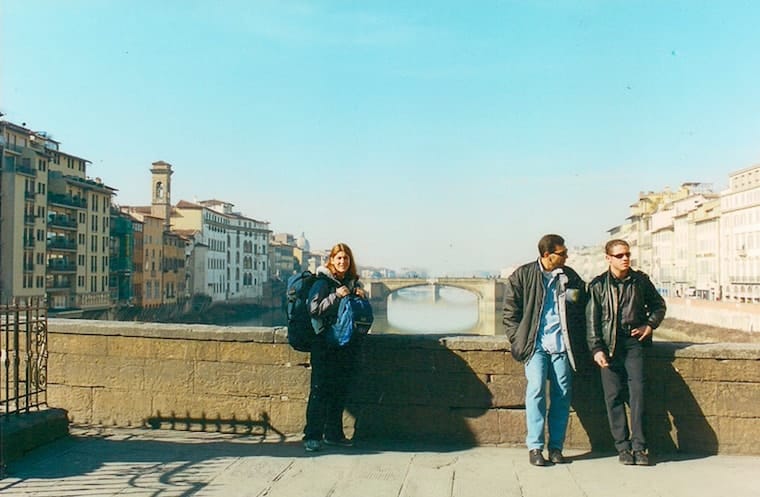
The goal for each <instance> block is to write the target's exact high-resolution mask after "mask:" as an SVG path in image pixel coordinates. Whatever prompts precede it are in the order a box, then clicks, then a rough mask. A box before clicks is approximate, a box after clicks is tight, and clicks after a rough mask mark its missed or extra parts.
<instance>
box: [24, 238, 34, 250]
mask: <svg viewBox="0 0 760 497" xmlns="http://www.w3.org/2000/svg"><path fill="white" fill-rule="evenodd" d="M24 248H34V238H24Z"/></svg>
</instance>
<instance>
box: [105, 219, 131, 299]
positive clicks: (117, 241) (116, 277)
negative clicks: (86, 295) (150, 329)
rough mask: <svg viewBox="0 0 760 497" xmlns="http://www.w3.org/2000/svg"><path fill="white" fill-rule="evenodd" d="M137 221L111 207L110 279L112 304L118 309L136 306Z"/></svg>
mask: <svg viewBox="0 0 760 497" xmlns="http://www.w3.org/2000/svg"><path fill="white" fill-rule="evenodd" d="M135 222H136V220H135V219H134V218H133V217H132V216H130V215H129V214H126V213H123V212H121V211H120V210H119V209H117V208H115V207H113V206H111V241H110V249H111V250H110V254H109V262H110V277H109V285H108V286H109V288H110V291H111V302H113V303H114V304H115V305H116V306H117V307H123V306H130V305H134V303H135V302H134V290H133V286H132V285H133V279H132V276H133V264H134V251H135V231H134V223H135Z"/></svg>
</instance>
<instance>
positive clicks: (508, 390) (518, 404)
mask: <svg viewBox="0 0 760 497" xmlns="http://www.w3.org/2000/svg"><path fill="white" fill-rule="evenodd" d="M485 386H486V388H488V390H489V392H490V395H491V406H492V407H497V408H523V407H524V406H525V387H526V380H525V378H524V377H516V376H512V375H505V374H495V375H487V377H486V378H485Z"/></svg>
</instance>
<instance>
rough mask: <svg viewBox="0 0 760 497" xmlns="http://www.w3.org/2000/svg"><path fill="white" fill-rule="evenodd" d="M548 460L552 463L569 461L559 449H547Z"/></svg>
mask: <svg viewBox="0 0 760 497" xmlns="http://www.w3.org/2000/svg"><path fill="white" fill-rule="evenodd" d="M549 460H550V461H551V462H553V463H554V464H567V463H569V462H570V461H568V460H567V459H565V456H563V455H562V451H561V450H559V449H549Z"/></svg>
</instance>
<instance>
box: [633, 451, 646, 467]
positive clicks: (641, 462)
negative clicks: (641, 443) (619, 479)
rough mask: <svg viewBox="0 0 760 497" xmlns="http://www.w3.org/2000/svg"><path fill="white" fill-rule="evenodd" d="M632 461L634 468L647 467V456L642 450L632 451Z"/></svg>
mask: <svg viewBox="0 0 760 497" xmlns="http://www.w3.org/2000/svg"><path fill="white" fill-rule="evenodd" d="M633 460H634V461H635V462H636V466H649V454H647V453H646V452H644V451H643V450H634V451H633Z"/></svg>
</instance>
